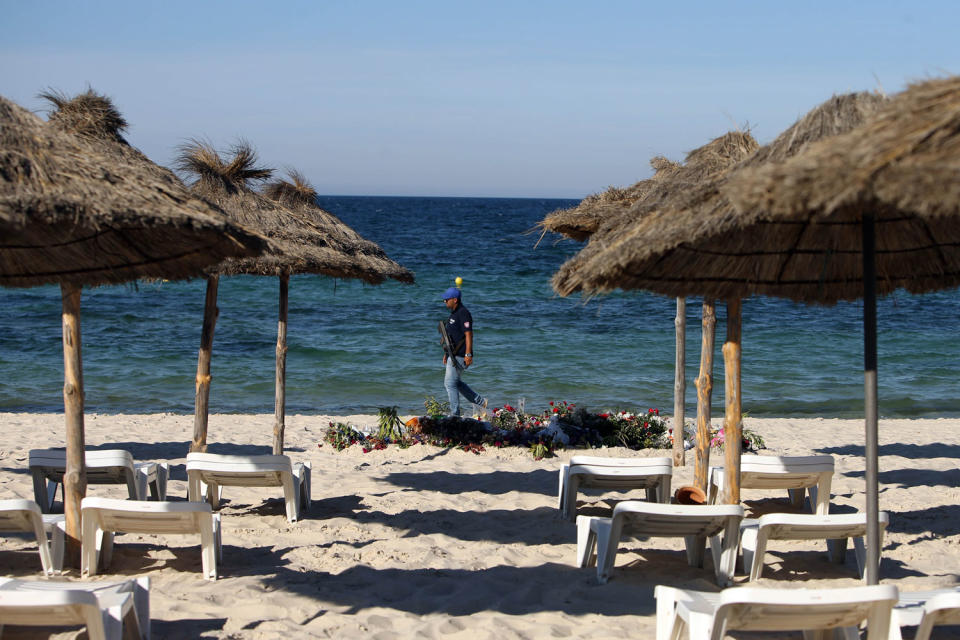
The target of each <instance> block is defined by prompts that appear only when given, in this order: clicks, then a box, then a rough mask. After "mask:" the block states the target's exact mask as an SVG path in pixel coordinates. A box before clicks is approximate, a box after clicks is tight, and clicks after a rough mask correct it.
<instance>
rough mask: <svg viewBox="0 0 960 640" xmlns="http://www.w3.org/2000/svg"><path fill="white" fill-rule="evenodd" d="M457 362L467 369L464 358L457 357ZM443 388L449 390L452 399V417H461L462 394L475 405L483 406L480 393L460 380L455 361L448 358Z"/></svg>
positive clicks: (448, 395)
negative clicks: (454, 364)
mask: <svg viewBox="0 0 960 640" xmlns="http://www.w3.org/2000/svg"><path fill="white" fill-rule="evenodd" d="M457 362H459V363H460V366H461V367H464V368H466V364H465V363H464V361H463V358H461V357H459V356H457ZM443 386H444V387H446V388H447V397H449V398H450V415H452V416H459V415H460V394H461V393H462V394H463V397H464V398H466V399H467V400H468V401H470V402H472V403H473V404H483V398H482V397H481V396H480V394H479V393H477V392H476V391H474V390H473V389H471V388H470V387H468V386H467V383H465V382H464V381H463V380H461V379H460V371H458V370H457V368H456V367H455V366H453V359H451V358H447V372H446V374H444V376H443Z"/></svg>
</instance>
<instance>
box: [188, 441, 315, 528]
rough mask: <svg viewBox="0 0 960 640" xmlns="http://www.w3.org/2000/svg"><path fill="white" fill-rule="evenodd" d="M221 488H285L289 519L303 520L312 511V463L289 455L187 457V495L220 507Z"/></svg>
mask: <svg viewBox="0 0 960 640" xmlns="http://www.w3.org/2000/svg"><path fill="white" fill-rule="evenodd" d="M221 487H283V498H284V501H285V502H286V507H287V520H289V521H290V522H296V521H297V520H299V519H300V515H301V509H302V510H307V509H309V508H310V463H309V462H298V463H296V464H294V463H292V462H291V461H290V458H289V457H287V456H282V455H280V456H277V455H263V456H228V455H220V454H216V453H188V454H187V492H188V495H189V499H190V500H191V501H193V502H199V501H202V500H203V499H204V497H206V499H207V500H208V501H209V502H210V504H211V505H212V506H213V508H214V509H218V508H219V507H220V488H221Z"/></svg>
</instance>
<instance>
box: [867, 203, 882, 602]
mask: <svg viewBox="0 0 960 640" xmlns="http://www.w3.org/2000/svg"><path fill="white" fill-rule="evenodd" d="M874 225H875V221H874V217H873V215H872V214H868V215H864V216H863V403H864V423H865V424H864V427H865V429H864V430H865V434H864V436H865V444H866V446H865V447H864V455H865V457H866V461H865V462H866V484H867V486H866V499H867V500H866V507H867V508H866V511H867V567H866V577H867V584H879V582H880V489H879V462H878V453H879V442H878V439H879V438H878V436H879V433H878V431H879V429H878V413H877V268H876V263H875V259H876V255H875V254H876V236H875V230H874Z"/></svg>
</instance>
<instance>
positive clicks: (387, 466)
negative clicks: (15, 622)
mask: <svg viewBox="0 0 960 640" xmlns="http://www.w3.org/2000/svg"><path fill="white" fill-rule="evenodd" d="M337 419H339V420H349V421H352V422H353V423H355V424H365V425H372V424H373V423H374V422H375V417H373V416H346V417H340V418H337ZM329 420H330V418H328V417H323V416H296V415H295V416H289V417H288V419H287V438H286V441H287V450H288V453H289V454H290V455H291V457H293V458H294V459H295V460H310V461H311V462H312V464H313V506H312V509H311V510H310V512H309V513H308V514H307V515H306V518H305V519H304V520H302V521H300V522H297V523H295V524H289V523H288V522H287V521H286V518H285V516H284V506H283V501H282V499H281V497H280V494H279V491H275V490H270V489H247V490H243V489H226V490H225V493H224V497H225V498H226V500H227V502H226V504H225V506H224V508H223V510H222V513H223V544H224V551H223V562H222V565H221V567H220V575H221V578H220V580H218V581H216V582H209V581H207V580H204V579H202V578H201V575H200V572H199V567H200V547H199V541H197V540H193V539H190V538H188V537H174V536H170V537H162V536H141V535H121V536H118V537H117V542H116V544H117V546H116V548H115V553H114V561H113V564H112V565H111V567H110V569H109V572H108V574H107V575H106V576H105V577H104V578H103V579H110V578H115V577H117V576H132V575H138V574H144V573H145V574H148V575H149V576H150V578H151V581H152V587H151V613H152V619H153V634H154V638H196V637H206V638H305V637H319V638H327V637H336V638H382V639H386V638H566V637H574V638H591V639H598V638H625V637H630V638H652V637H653V634H654V625H655V615H654V611H655V605H654V599H653V588H654V586H655V585H656V584H660V583H663V584H670V585H675V586H680V587H688V588H698V589H716V586H715V584H714V582H713V576H712V569H710V566H711V561H710V559H709V558H708V560H707V568H706V569H696V568H691V567H688V566H687V564H686V561H685V555H684V552H683V545H682V541H679V540H665V539H654V540H651V541H648V542H625V543H624V544H623V545H622V546H621V551H620V554H619V555H618V557H617V565H616V569H615V571H614V575H613V579H612V580H611V581H610V582H609V583H608V584H606V585H599V584H597V582H596V578H595V575H596V574H595V571H594V570H593V569H578V568H576V567H575V566H574V564H575V550H576V533H575V526H574V525H573V524H572V523H568V522H564V521H561V520H560V519H559V518H558V512H557V508H556V490H557V470H558V469H559V466H560V463H561V461H563V460H565V459H568V458H569V457H570V455H571V454H572V453H574V452H564V453H562V454H561V455H560V456H559V457H555V458H550V459H546V460H542V461H535V460H533V459H532V458H531V457H530V455H529V453H527V452H526V451H523V450H519V449H503V450H488V451H487V452H486V453H483V454H481V455H474V454H471V453H464V452H462V451H457V450H444V449H437V448H434V447H427V446H414V447H411V448H409V449H406V450H401V449H398V448H397V447H390V448H389V449H388V450H386V451H373V452H370V453H367V454H364V453H362V452H361V450H360V448H359V447H356V446H354V447H352V448H351V449H349V450H347V451H344V452H340V453H338V452H336V451H334V450H333V449H332V448H331V447H330V446H328V445H326V446H324V447H322V448H319V447H318V446H317V443H319V442H321V441H322V436H323V433H324V430H325V429H326V426H327V423H328V421H329ZM272 422H273V417H272V416H270V415H258V416H252V415H236V416H233V415H214V416H211V418H210V431H209V443H210V450H211V451H213V452H219V453H254V452H259V453H269V447H270V442H271V432H272ZM0 425H2V430H3V434H4V435H3V439H2V441H0V467H2V468H0V499H2V498H12V497H24V498H30V497H32V495H33V492H32V484H31V480H30V476H29V474H28V473H27V453H28V451H29V450H30V449H31V448H42V447H55V446H63V444H64V440H63V417H62V415H54V414H15V413H8V414H0ZM746 426H747V427H748V428H750V429H753V430H755V431H757V432H759V433H760V434H761V435H763V436H764V438H765V439H766V442H767V446H768V447H769V448H768V449H766V450H765V451H763V452H762V453H763V454H767V455H811V454H819V453H829V454H831V455H833V456H834V458H835V460H836V474H835V476H834V480H833V505H834V512H848V511H852V510H854V509H862V507H863V490H864V480H863V474H864V464H863V458H862V456H863V445H862V442H863V424H862V422H861V421H853V420H826V419H802V420H801V419H780V420H767V419H752V418H747V420H746ZM192 430H193V417H192V416H184V415H171V414H158V415H96V414H91V415H88V416H87V417H86V441H87V445H88V446H89V447H93V448H112V447H120V448H125V449H128V450H129V451H131V452H132V453H133V454H134V456H135V457H136V458H137V459H139V460H165V461H168V462H169V463H170V468H171V476H172V477H171V482H170V485H169V494H170V498H169V499H172V500H183V499H185V496H186V472H185V469H184V457H185V455H186V451H187V447H188V443H189V441H190V439H191V436H192ZM219 443H228V444H219ZM592 453H598V452H592ZM599 453H604V452H599ZM605 453H607V454H609V455H633V454H631V453H630V452H626V451H623V450H608V451H606V452H605ZM664 454H665V453H664V452H659V451H649V452H643V453H641V454H639V455H664ZM713 455H714V460H719V459H722V458H721V456H722V454H717V453H716V452H715V453H714V454H713ZM880 455H881V458H880V482H881V487H880V505H881V509H883V510H886V511H888V512H889V513H890V521H891V524H890V527H889V529H888V531H887V536H886V538H885V544H884V550H883V561H882V566H881V577H882V582H885V583H891V584H895V585H897V586H899V587H900V588H901V589H905V590H918V589H931V588H936V587H941V586H950V585H955V584H956V583H957V582H958V578H960V488H958V487H960V469H958V468H957V459H958V458H960V420H958V419H940V420H882V421H881V423H880ZM687 463H688V464H687V466H686V467H683V468H679V469H677V470H676V471H675V477H674V483H673V484H674V487H677V486H680V485H683V484H690V483H691V481H692V476H693V458H692V455H691V453H690V452H688V454H687ZM88 495H99V496H116V497H125V489H122V488H120V487H105V486H92V487H90V489H89V491H88ZM619 497H623V496H622V495H621V496H619ZM743 497H744V499H745V501H746V502H745V506H747V508H748V513H749V512H750V511H753V512H754V513H757V512H763V511H770V510H773V509H778V510H779V509H783V510H788V509H789V504H788V502H787V500H786V496H785V495H783V496H780V495H775V496H774V494H771V493H769V492H761V491H745V492H744V495H743ZM582 498H583V499H584V500H585V501H586V502H587V504H582V505H581V513H600V512H602V511H603V510H604V509H605V508H606V507H607V506H608V504H609V501H604V500H603V499H602V498H601V497H599V496H582ZM774 498H775V499H774ZM824 550H825V545H824V544H823V543H782V542H780V543H773V544H772V548H771V549H770V553H769V555H768V565H767V569H766V572H765V574H764V577H763V578H762V579H761V580H760V582H759V584H761V585H766V586H779V587H784V588H789V587H799V586H820V587H827V586H837V587H839V586H853V585H855V584H858V581H857V580H856V579H855V577H854V570H853V569H852V568H851V567H850V566H842V565H832V564H830V563H828V561H827V560H826V557H825V553H824ZM708 555H709V554H708ZM848 558H849V559H850V560H851V561H852V551H848ZM0 575H4V576H11V577H28V578H36V579H40V573H39V556H38V554H37V553H36V550H35V545H31V544H30V542H29V541H28V540H27V539H26V538H23V537H19V538H18V537H10V536H4V537H0ZM67 579H77V577H76V572H73V573H71V574H69V575H68V577H67ZM97 579H101V578H99V577H98V578H97ZM736 580H737V582H738V583H742V582H743V580H744V577H743V576H741V575H738V576H737V579H736ZM76 635H77V633H76V632H69V633H64V634H57V635H55V636H53V637H75V636H76ZM4 637H5V638H6V637H12V638H17V637H35V636H31V635H26V634H19V635H18V633H17V632H16V630H14V629H10V630H9V635H5V636H4Z"/></svg>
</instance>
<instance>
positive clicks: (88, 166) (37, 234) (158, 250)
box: [0, 97, 265, 543]
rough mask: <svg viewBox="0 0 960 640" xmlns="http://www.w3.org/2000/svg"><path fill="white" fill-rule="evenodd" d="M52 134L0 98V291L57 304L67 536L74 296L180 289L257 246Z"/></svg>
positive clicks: (80, 470)
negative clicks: (36, 289)
mask: <svg viewBox="0 0 960 640" xmlns="http://www.w3.org/2000/svg"><path fill="white" fill-rule="evenodd" d="M158 169H159V168H156V167H153V166H150V165H149V164H148V163H145V162H140V161H136V162H134V161H128V160H127V159H125V158H123V157H121V156H119V155H117V154H111V153H107V152H105V151H104V150H103V149H101V148H99V147H98V146H97V145H96V144H94V143H92V142H90V141H88V140H86V139H84V138H83V137H80V136H76V135H70V134H67V133H64V132H61V131H57V130H56V129H55V128H54V127H53V126H51V125H50V124H48V123H45V122H43V121H42V120H40V119H39V118H37V117H36V116H35V115H33V114H31V113H29V112H28V111H26V110H25V109H23V108H21V107H19V106H18V105H16V104H14V103H12V102H10V101H8V100H6V99H5V98H2V97H0V284H2V285H4V286H10V287H32V286H39V285H43V284H54V283H56V284H59V285H60V289H61V294H62V300H63V348H64V415H65V422H66V443H67V469H66V473H65V475H64V511H65V513H66V521H67V534H68V536H69V538H70V539H71V540H72V541H73V542H74V543H75V542H76V541H77V540H79V534H80V500H81V499H82V498H83V495H84V493H85V491H86V480H85V478H86V475H85V466H84V444H83V439H84V437H83V401H84V394H83V367H82V360H81V349H80V291H81V287H82V286H83V285H98V284H111V283H120V282H126V281H129V280H136V279H137V278H145V277H163V278H186V277H190V276H194V275H197V274H198V273H200V272H201V271H202V269H203V268H204V267H206V266H208V265H210V264H211V263H215V262H218V261H220V260H222V259H224V258H226V257H229V256H242V255H253V254H255V253H256V252H257V251H259V250H261V249H262V247H263V245H264V242H265V241H264V240H263V239H262V238H260V237H258V236H255V235H252V234H249V233H247V232H245V231H244V230H243V229H240V228H238V227H236V226H235V225H233V224H231V223H230V222H229V221H228V220H226V218H225V217H224V216H223V214H222V212H220V211H218V210H217V209H216V208H215V207H213V206H212V205H210V204H209V203H207V202H205V201H203V200H200V199H198V198H194V197H192V196H190V194H189V193H187V191H186V190H185V189H184V188H183V186H182V185H181V184H180V183H179V182H178V181H177V180H176V179H175V178H174V177H173V176H172V175H171V174H169V172H165V171H163V170H158Z"/></svg>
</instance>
